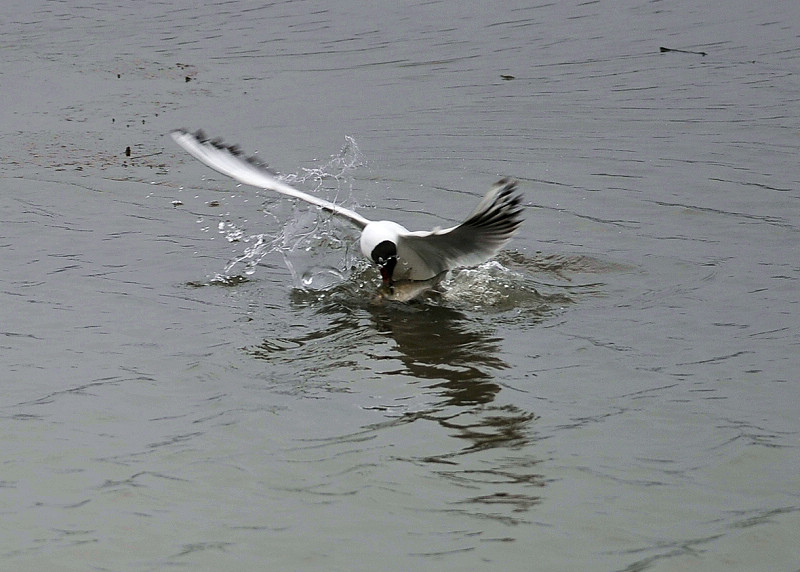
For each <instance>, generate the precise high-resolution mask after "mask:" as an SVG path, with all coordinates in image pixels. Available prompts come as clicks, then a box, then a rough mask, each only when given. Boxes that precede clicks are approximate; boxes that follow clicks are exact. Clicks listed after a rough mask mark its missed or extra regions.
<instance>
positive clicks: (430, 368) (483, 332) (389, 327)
mask: <svg viewBox="0 0 800 572" xmlns="http://www.w3.org/2000/svg"><path fill="white" fill-rule="evenodd" d="M372 315H373V320H374V322H375V325H376V329H377V330H378V331H379V332H381V333H383V334H388V335H389V336H391V338H392V339H394V341H395V342H396V344H397V345H396V348H395V349H396V350H397V351H398V353H399V358H400V360H401V361H402V362H403V364H404V365H405V366H406V369H407V372H406V373H407V374H409V375H411V376H413V377H416V378H418V379H430V380H435V381H436V383H434V384H433V385H432V386H431V387H435V388H441V389H442V391H441V395H442V397H444V403H442V405H454V406H468V405H476V404H480V403H489V402H491V401H492V400H493V399H494V396H495V394H497V393H498V392H499V391H500V386H499V385H498V384H497V383H495V382H494V381H493V377H494V376H493V372H494V371H497V370H502V369H507V368H508V364H506V363H505V362H504V361H503V360H502V359H500V358H499V357H497V354H498V353H499V351H500V346H499V343H500V341H501V340H500V339H499V338H496V337H495V336H494V335H493V333H492V332H491V331H489V330H488V328H485V327H482V326H480V325H478V324H476V323H470V322H469V320H468V319H467V318H466V316H465V315H464V314H462V313H461V312H458V311H456V310H452V309H450V308H446V307H442V306H425V305H420V306H419V307H418V308H414V309H411V310H409V309H405V310H402V311H401V310H399V308H388V309H387V308H380V309H375V310H373V314H372Z"/></svg>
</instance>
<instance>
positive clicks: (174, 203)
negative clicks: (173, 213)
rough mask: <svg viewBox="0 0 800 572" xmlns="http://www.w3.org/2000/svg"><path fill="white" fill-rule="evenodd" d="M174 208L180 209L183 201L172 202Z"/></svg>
mask: <svg viewBox="0 0 800 572" xmlns="http://www.w3.org/2000/svg"><path fill="white" fill-rule="evenodd" d="M172 206H173V207H180V206H183V201H172Z"/></svg>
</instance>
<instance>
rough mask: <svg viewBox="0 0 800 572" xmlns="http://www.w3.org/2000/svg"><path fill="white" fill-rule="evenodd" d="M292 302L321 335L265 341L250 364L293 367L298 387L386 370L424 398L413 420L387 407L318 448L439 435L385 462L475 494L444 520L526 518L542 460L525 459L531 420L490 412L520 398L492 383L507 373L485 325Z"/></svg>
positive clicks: (455, 315)
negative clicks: (423, 470)
mask: <svg viewBox="0 0 800 572" xmlns="http://www.w3.org/2000/svg"><path fill="white" fill-rule="evenodd" d="M299 301H300V302H301V305H303V306H305V307H306V309H308V310H312V311H313V312H314V314H315V316H316V318H321V317H323V316H324V318H325V319H324V320H322V323H324V325H325V327H324V328H320V329H315V328H311V329H307V330H306V331H304V333H302V334H301V335H299V336H293V337H291V338H272V339H267V340H264V341H263V342H262V343H261V344H259V345H258V346H256V347H254V348H250V349H249V350H248V351H249V353H251V355H253V356H254V357H257V358H259V359H264V360H267V361H270V362H272V363H274V364H276V365H282V366H290V367H291V368H292V370H293V371H294V372H295V373H296V377H295V379H307V378H311V377H314V376H316V377H326V376H330V377H336V376H338V375H342V374H346V375H347V376H348V378H349V379H351V380H352V379H353V376H354V375H355V376H358V375H359V373H358V372H359V370H361V371H363V372H364V374H365V375H366V376H367V377H369V376H374V375H375V374H376V373H377V372H378V371H379V370H383V372H384V373H382V374H381V375H384V376H397V379H398V383H408V380H409V378H413V379H416V380H419V381H420V382H422V383H423V384H424V387H425V388H426V391H424V392H422V391H417V392H416V393H417V395H418V396H419V397H421V398H424V397H425V396H427V397H428V403H427V404H426V405H423V406H422V407H419V401H417V402H416V403H417V406H415V408H414V410H413V411H411V410H406V412H405V413H402V414H398V413H397V412H398V410H397V409H396V408H395V407H393V406H387V407H386V408H381V407H370V408H369V409H373V410H384V411H387V412H389V413H387V414H388V415H390V416H391V417H389V418H387V419H384V420H383V421H380V422H378V423H369V424H366V425H363V426H362V427H361V428H360V429H359V430H358V431H355V432H353V433H347V434H341V435H336V436H333V437H332V436H325V437H320V439H319V441H318V443H317V446H321V447H334V448H335V447H337V446H339V445H340V444H348V445H352V443H353V442H361V441H362V440H363V439H368V440H369V439H371V438H377V437H379V436H381V437H383V438H387V439H390V440H391V441H394V439H395V437H391V436H390V435H391V434H392V433H393V432H395V431H396V430H397V429H399V428H400V427H403V426H407V425H409V424H418V423H419V424H420V425H419V427H420V428H421V429H422V430H423V431H424V432H425V433H430V432H431V426H432V427H438V428H439V429H440V430H439V431H438V435H433V434H432V435H431V438H430V439H429V440H426V442H425V443H422V444H414V443H412V442H409V443H407V451H406V453H405V454H403V455H399V456H397V457H394V460H393V461H392V462H411V463H413V464H414V465H418V466H422V467H427V468H428V470H430V471H431V472H432V473H434V474H436V475H438V476H439V477H440V478H443V479H446V480H448V481H452V482H453V483H454V484H456V485H458V490H461V488H462V487H467V488H468V489H469V490H471V491H472V492H475V493H476V494H474V495H472V494H471V493H470V496H467V497H466V498H464V497H462V498H461V500H460V501H458V502H457V503H456V504H455V505H453V506H450V507H449V508H447V510H449V511H456V512H464V513H466V514H470V515H473V516H476V517H479V518H491V519H496V520H499V521H502V522H506V523H510V524H515V523H517V522H521V520H522V518H523V517H522V516H521V515H520V513H522V512H525V511H527V510H529V509H530V507H532V506H534V505H536V504H538V503H539V500H540V491H541V487H542V486H543V484H544V482H545V481H544V478H543V477H542V476H541V474H540V473H539V472H538V467H539V459H538V458H536V457H535V456H533V455H532V454H531V445H533V444H534V442H535V440H536V432H535V428H534V425H535V422H536V415H535V414H534V413H533V412H531V411H526V410H524V409H523V408H521V407H519V406H517V405H515V404H513V403H510V401H511V399H509V398H508V396H505V397H504V398H503V399H502V403H497V401H498V395H499V394H500V393H501V392H502V391H504V390H505V391H525V388H519V387H518V388H510V387H509V386H508V384H506V383H504V382H500V381H498V377H499V376H500V374H502V372H504V371H508V370H511V369H512V368H511V366H510V365H509V364H508V363H506V362H505V361H504V360H503V359H502V358H501V357H500V356H501V352H502V347H503V339H502V338H501V337H499V336H498V335H497V333H496V328H495V327H494V325H493V324H492V323H490V322H489V321H488V320H483V319H482V317H481V316H469V315H467V314H465V313H463V312H460V311H458V310H455V309H452V308H448V307H445V306H442V305H437V304H428V303H412V304H397V305H395V304H389V305H382V306H376V307H373V306H365V305H357V306H353V305H352V304H347V303H342V301H341V299H340V300H338V301H336V302H331V303H324V304H322V305H318V306H313V304H311V305H307V304H308V302H309V300H306V299H300V300H299ZM310 306H311V307H310ZM311 321H315V320H311ZM365 348H369V350H368V352H367V351H365ZM387 360H389V361H391V360H399V362H400V363H401V367H399V368H393V369H392V370H391V371H385V369H384V367H385V365H384V364H386V363H387ZM322 364H325V365H324V366H323V365H322ZM509 373H510V372H509ZM293 377H294V376H293ZM321 383H322V382H320V384H321ZM348 383H350V382H348ZM431 397H432V398H433V399H432V400H431V399H430V398H431ZM425 425H429V426H427V427H425ZM315 441H316V440H315ZM306 443H307V441H306Z"/></svg>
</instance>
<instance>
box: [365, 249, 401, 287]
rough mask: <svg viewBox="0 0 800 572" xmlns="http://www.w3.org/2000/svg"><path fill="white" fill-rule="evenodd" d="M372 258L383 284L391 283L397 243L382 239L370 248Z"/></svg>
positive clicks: (395, 262) (395, 264) (395, 263)
mask: <svg viewBox="0 0 800 572" xmlns="http://www.w3.org/2000/svg"><path fill="white" fill-rule="evenodd" d="M371 256H372V260H373V261H374V262H375V264H377V265H378V270H380V271H381V277H382V278H383V283H384V284H389V285H391V284H392V274H394V267H395V266H397V245H396V244H395V243H394V242H392V241H391V240H384V241H383V242H381V243H380V244H378V246H376V247H375V248H373V249H372V254H371Z"/></svg>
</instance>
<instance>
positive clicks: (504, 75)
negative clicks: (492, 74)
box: [500, 73, 517, 81]
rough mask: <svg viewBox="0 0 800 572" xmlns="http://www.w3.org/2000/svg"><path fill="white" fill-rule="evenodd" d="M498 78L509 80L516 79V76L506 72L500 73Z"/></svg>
mask: <svg viewBox="0 0 800 572" xmlns="http://www.w3.org/2000/svg"><path fill="white" fill-rule="evenodd" d="M500 79H503V80H505V81H511V80H512V79H517V78H516V77H514V76H513V75H511V74H507V73H501V74H500Z"/></svg>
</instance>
